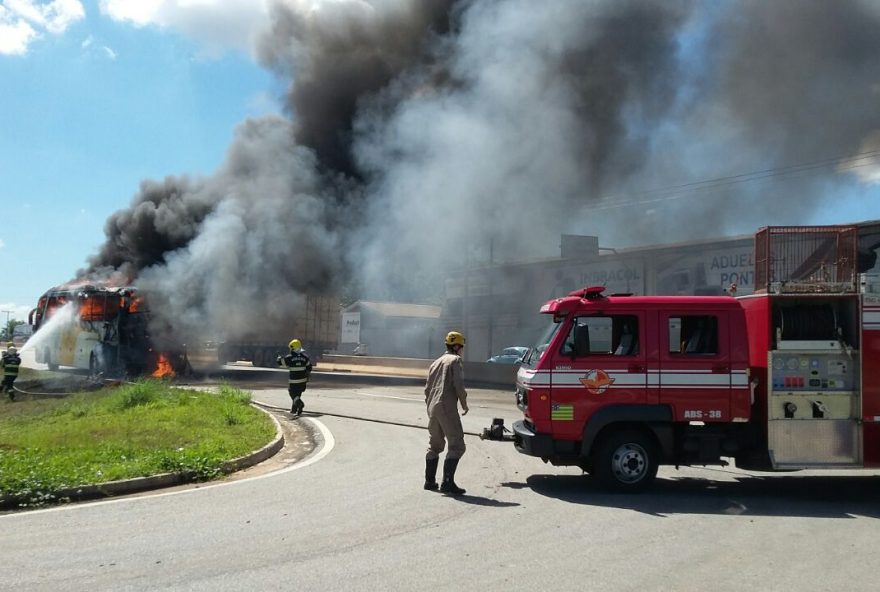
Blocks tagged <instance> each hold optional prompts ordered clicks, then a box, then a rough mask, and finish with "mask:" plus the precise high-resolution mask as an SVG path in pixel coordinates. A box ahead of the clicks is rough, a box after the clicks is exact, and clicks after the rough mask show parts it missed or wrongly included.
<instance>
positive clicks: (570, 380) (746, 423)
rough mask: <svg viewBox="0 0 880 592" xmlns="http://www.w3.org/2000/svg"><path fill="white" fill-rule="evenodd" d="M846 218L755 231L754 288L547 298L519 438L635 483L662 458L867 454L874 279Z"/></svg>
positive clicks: (823, 464) (814, 462) (796, 459)
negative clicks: (737, 293) (861, 266)
mask: <svg viewBox="0 0 880 592" xmlns="http://www.w3.org/2000/svg"><path fill="white" fill-rule="evenodd" d="M856 244H857V236H856V229H855V228H853V227H770V228H765V229H762V230H761V231H760V232H759V233H758V235H757V236H756V278H758V281H757V282H756V285H757V286H763V288H761V289H759V290H758V291H757V292H756V293H755V294H754V295H750V296H744V297H741V298H735V297H733V296H631V295H626V294H611V295H606V294H605V293H604V289H603V288H601V287H595V288H584V289H582V290H577V291H575V292H572V293H571V294H569V295H568V296H566V297H564V298H558V299H554V300H551V301H549V302H547V303H546V304H544V305H543V306H542V307H541V313H543V314H546V315H547V316H548V317H550V318H551V319H552V323H550V324H549V327H548V329H547V330H546V332H545V334H544V335H543V337H542V338H541V339H540V340H539V342H538V343H537V344H536V345H535V346H534V347H533V348H531V349H530V351H529V352H528V353H527V354H526V356H525V357H524V359H523V364H522V366H521V367H520V369H519V372H518V375H517V385H516V401H517V405H518V407H519V408H520V409H521V410H522V411H523V413H524V418H523V419H522V420H521V421H517V422H515V423H514V425H513V440H514V445H515V446H516V448H517V450H518V451H520V452H522V453H524V454H528V455H532V456H537V457H540V458H542V459H543V460H544V461H545V462H550V463H551V464H554V465H574V466H579V467H580V468H582V469H583V470H584V471H585V472H588V473H590V474H592V475H593V476H594V477H595V478H597V479H598V480H599V481H600V482H601V483H602V484H603V485H605V486H606V487H608V488H610V489H612V490H617V491H639V490H643V489H645V488H647V487H648V486H649V485H650V484H651V482H652V481H653V479H654V477H655V475H656V473H657V469H658V466H659V465H660V464H670V465H676V466H679V465H712V464H722V465H723V464H727V461H726V460H725V459H727V458H732V459H733V460H734V461H735V463H736V465H737V466H738V467H742V468H747V469H752V470H769V471H773V470H792V469H803V468H837V467H839V468H853V467H871V466H873V467H877V466H880V373H878V372H876V371H874V372H865V371H864V370H863V369H864V368H865V366H866V365H870V366H873V365H874V364H877V363H878V362H880V288H878V287H877V286H878V285H877V283H876V282H875V281H874V280H873V279H872V278H866V277H861V281H859V280H860V276H858V273H857V270H856V260H857V257H856Z"/></svg>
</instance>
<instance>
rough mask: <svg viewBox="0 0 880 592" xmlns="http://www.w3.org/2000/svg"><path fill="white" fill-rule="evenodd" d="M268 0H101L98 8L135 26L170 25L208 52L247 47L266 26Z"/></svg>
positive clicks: (168, 27) (247, 48)
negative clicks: (135, 0)
mask: <svg viewBox="0 0 880 592" xmlns="http://www.w3.org/2000/svg"><path fill="white" fill-rule="evenodd" d="M267 5H268V0H138V1H137V2H133V1H131V0H101V1H100V9H101V12H102V13H103V14H105V15H107V16H109V17H110V18H112V19H113V20H116V21H121V22H128V23H131V24H134V25H135V26H139V27H144V26H155V27H162V28H167V29H173V30H175V31H177V32H179V33H181V34H182V35H184V36H186V37H189V38H190V39H193V40H194V41H196V42H197V43H199V44H200V45H201V46H202V47H203V48H204V49H205V50H206V51H207V52H208V53H210V54H212V55H216V54H220V53H222V52H223V51H225V50H229V49H239V50H245V51H250V50H251V47H252V45H253V44H252V40H253V38H254V36H255V35H256V33H257V32H258V31H259V30H260V29H261V28H262V27H263V26H265V24H266V22H267V17H268V7H267Z"/></svg>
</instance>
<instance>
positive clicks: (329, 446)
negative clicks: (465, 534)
mask: <svg viewBox="0 0 880 592" xmlns="http://www.w3.org/2000/svg"><path fill="white" fill-rule="evenodd" d="M303 419H306V420H307V421H310V422H312V423H313V424H314V425H315V426H316V427H317V428H318V431H320V432H321V437H322V438H323V439H324V445H323V446H322V447H321V449H320V450H319V451H318V452H316V453H315V454H313V455H312V456H310V457H309V458H307V459H306V460H304V461H302V462H298V463H294V464H292V465H290V466H289V467H286V468H284V469H280V470H278V471H272V472H271V473H265V474H263V475H255V476H253V477H246V478H244V479H238V480H236V481H225V482H222V483H208V484H204V485H199V487H192V488H190V489H182V490H180V491H164V492H163V491H157V492H156V493H153V494H149V493H148V494H146V495H138V496H137V497H126V498H119V499H109V500H98V501H93V502H78V503H75V504H71V505H66V506H56V507H54V508H44V509H42V510H31V511H22V512H16V513H14V514H6V515H2V516H0V520H3V519H10V518H16V517H20V516H32V515H34V514H46V513H49V512H65V511H71V510H77V509H79V508H86V507H88V508H91V507H94V506H103V505H108V504H119V503H124V502H135V501H138V500H143V499H152V498H155V497H166V496H171V495H182V494H188V493H194V492H198V491H204V490H206V489H214V488H215V487H226V486H228V485H239V484H241V483H248V482H249V481H256V480H258V479H267V478H269V477H275V476H278V475H283V474H284V473H289V472H290V471H295V470H297V469H304V468H306V467H307V466H309V465H312V464H315V463H316V462H318V461H319V460H321V459H322V458H324V457H325V456H327V455H328V454H330V451H332V450H333V448H334V447H335V446H336V440H335V439H334V438H333V433H332V432H331V431H330V429H329V428H328V427H327V426H325V425H324V424H323V423H322V422H320V421H318V420H317V419H313V418H311V417H309V418H303ZM141 493H143V492H141Z"/></svg>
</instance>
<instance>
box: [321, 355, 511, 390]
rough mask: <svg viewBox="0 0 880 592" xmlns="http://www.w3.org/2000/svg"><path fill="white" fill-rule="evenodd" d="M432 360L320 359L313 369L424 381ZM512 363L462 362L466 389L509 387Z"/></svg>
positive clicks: (333, 357) (350, 357)
mask: <svg viewBox="0 0 880 592" xmlns="http://www.w3.org/2000/svg"><path fill="white" fill-rule="evenodd" d="M431 362H433V360H425V359H420V358H380V357H371V356H324V357H323V358H322V359H321V361H320V362H319V363H318V365H317V366H316V368H318V369H320V370H321V371H326V372H351V373H355V374H357V373H362V374H388V375H396V376H411V377H417V378H425V377H427V375H428V367H429V366H430V365H431ZM518 368H519V366H517V365H516V364H489V363H486V362H465V363H464V380H465V385H469V386H491V387H494V388H498V387H502V388H503V387H510V390H511V391H513V389H514V385H515V384H516V371H517V369H518Z"/></svg>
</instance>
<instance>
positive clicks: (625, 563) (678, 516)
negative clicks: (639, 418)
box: [0, 376, 880, 592]
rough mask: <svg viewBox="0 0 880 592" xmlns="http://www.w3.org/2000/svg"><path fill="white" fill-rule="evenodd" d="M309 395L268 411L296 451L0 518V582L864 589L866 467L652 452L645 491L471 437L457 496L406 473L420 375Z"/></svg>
mask: <svg viewBox="0 0 880 592" xmlns="http://www.w3.org/2000/svg"><path fill="white" fill-rule="evenodd" d="M279 382H281V383H282V384H283V376H282V380H279ZM263 386H264V387H265V386H267V385H266V384H264V385H263ZM254 393H255V398H256V399H257V400H258V401H261V402H264V403H266V404H269V405H276V406H287V405H288V404H289V402H288V401H289V400H288V398H287V394H286V391H285V390H282V389H275V388H262V389H261V390H256V391H255V392H254ZM305 400H306V416H307V417H304V418H303V419H300V420H291V419H285V420H284V421H288V422H289V421H299V422H303V425H302V426H300V427H302V428H303V429H309V430H311V431H312V432H313V434H314V437H315V448H314V450H313V451H312V452H311V453H310V454H309V455H308V456H306V457H305V458H304V459H303V460H301V461H300V462H298V463H295V464H288V465H285V464H283V463H280V464H279V465H278V467H276V468H278V470H275V471H273V472H262V473H258V474H257V473H255V475H257V476H255V477H252V478H245V479H237V480H232V481H229V482H225V483H221V484H217V485H214V484H212V485H206V486H201V487H198V488H184V489H178V490H174V491H171V492H157V493H154V494H151V495H141V496H136V497H127V498H120V499H116V500H110V501H103V502H96V503H88V504H78V505H71V506H66V507H60V508H55V509H49V510H38V511H33V512H23V513H16V514H7V515H3V516H0V590H15V591H18V592H22V591H30V590H47V591H48V590H51V591H53V592H57V591H60V590H64V591H68V590H71V591H73V590H89V591H93V590H113V591H122V590H206V591H208V590H210V591H212V592H216V591H225V590H415V589H432V590H456V591H458V590H470V589H473V590H526V589H529V590H532V589H538V590H542V591H544V590H633V591H635V590H638V591H640V592H641V591H644V590H700V591H703V590H736V591H739V590H746V589H751V590H876V589H877V588H878V584H877V582H876V578H877V575H876V565H877V558H876V551H875V547H874V544H876V542H875V541H876V539H877V526H878V523H876V522H874V520H876V519H877V518H878V516H880V472H869V471H858V472H850V473H846V474H845V475H844V474H842V473H840V472H810V473H796V474H790V475H773V476H769V477H767V476H758V475H750V474H747V473H743V472H741V471H737V470H734V469H718V468H709V469H691V468H687V469H682V470H675V469H674V468H667V467H664V468H661V470H660V473H659V478H658V481H657V482H656V486H655V487H654V489H653V490H652V491H650V492H648V493H646V494H642V495H612V494H607V493H604V492H603V491H601V490H599V489H598V488H597V487H596V486H595V484H594V483H593V482H592V480H591V479H590V478H589V477H586V476H583V475H581V473H580V471H579V470H577V469H570V468H557V467H552V466H549V465H544V464H542V463H541V461H540V460H539V459H534V458H529V457H525V456H522V455H519V454H518V453H516V452H515V450H514V449H513V446H512V445H511V444H509V443H498V442H484V441H481V440H479V439H478V438H476V437H469V438H468V440H467V444H468V451H467V453H466V455H465V457H464V458H463V459H462V461H461V465H460V469H459V474H458V476H457V481H458V482H459V485H461V486H463V487H465V488H467V490H468V491H467V495H466V496H463V497H461V498H454V497H447V496H444V495H441V494H439V493H436V492H426V491H424V490H422V488H421V485H422V478H423V469H424V460H423V459H424V449H425V445H426V441H427V432H426V431H425V430H424V429H422V428H421V427H420V426H423V425H424V424H425V413H424V403H423V401H422V396H421V389H420V388H419V387H418V386H416V385H412V386H406V385H396V386H388V385H386V386H378V385H368V384H363V385H358V384H339V383H334V382H330V381H321V380H318V381H316V383H315V384H314V385H313V386H310V388H309V390H308V392H307V393H306V399H305ZM471 403H472V404H471V413H470V414H468V416H466V417H465V418H464V425H465V429H466V431H471V432H474V433H477V432H479V430H480V429H481V428H482V427H484V426H485V425H488V423H489V421H490V419H491V418H492V417H504V418H505V419H507V420H508V422H510V421H512V420H513V419H515V418H517V417H518V412H517V410H516V408H515V407H514V406H513V404H512V396H511V395H510V394H509V393H507V392H501V391H488V390H476V389H473V390H472V391H471ZM344 416H351V417H359V418H364V419H367V420H372V421H365V420H364V419H350V418H348V417H344ZM397 424H403V425H397ZM409 425H412V426H416V427H408V426H409Z"/></svg>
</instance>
